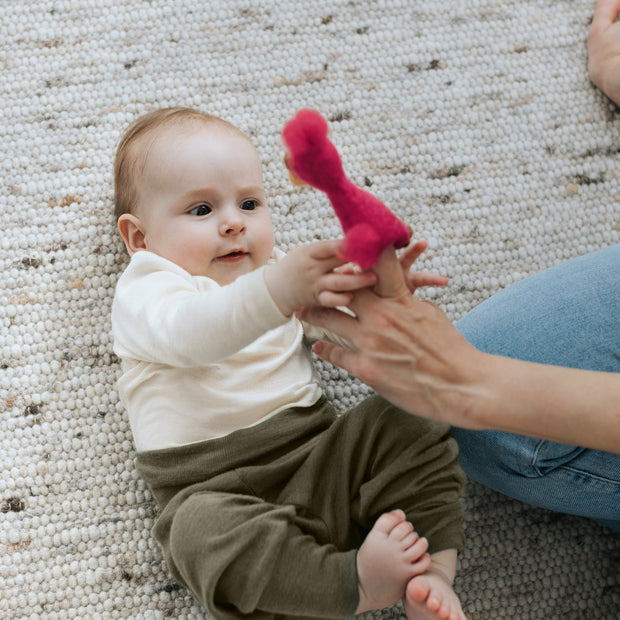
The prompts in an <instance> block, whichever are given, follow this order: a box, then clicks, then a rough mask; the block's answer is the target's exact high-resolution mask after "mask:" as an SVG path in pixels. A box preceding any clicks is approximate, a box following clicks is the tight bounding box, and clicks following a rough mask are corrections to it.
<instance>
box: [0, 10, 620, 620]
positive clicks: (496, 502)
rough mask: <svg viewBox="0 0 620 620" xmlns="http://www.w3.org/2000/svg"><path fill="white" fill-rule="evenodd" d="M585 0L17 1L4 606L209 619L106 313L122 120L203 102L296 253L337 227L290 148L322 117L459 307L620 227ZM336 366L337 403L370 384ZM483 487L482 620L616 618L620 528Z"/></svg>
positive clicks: (7, 230)
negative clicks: (126, 389)
mask: <svg viewBox="0 0 620 620" xmlns="http://www.w3.org/2000/svg"><path fill="white" fill-rule="evenodd" d="M592 8H593V2H591V1H589V0H571V1H566V0H565V1H562V0H514V1H509V0H468V1H465V0H463V1H458V0H447V1H446V0H441V1H440V0H427V1H426V2H413V1H411V0H394V1H391V0H382V1H371V0H335V1H327V0H318V1H316V2H302V1H300V0H282V1H279V2H271V1H268V0H261V1H252V0H244V1H239V0H178V1H172V0H167V1H165V0H122V1H121V0H56V1H54V0H28V1H26V2H16V1H14V0H0V74H1V78H2V79H1V81H0V143H1V145H2V146H1V148H0V168H1V173H0V183H1V191H0V218H1V219H0V227H1V233H0V236H1V239H0V265H1V269H0V326H1V332H0V334H1V335H0V366H1V367H0V617H1V618H33V619H34V618H45V619H48V618H49V619H55V618H102V619H105V618H154V619H159V618H179V619H186V618H187V619H189V618H192V619H194V618H196V619H198V618H205V617H206V614H205V613H204V612H203V611H202V610H201V609H200V608H199V607H198V606H197V605H196V604H195V602H194V601H193V599H192V598H191V596H190V595H188V593H187V592H186V591H185V590H183V589H181V588H179V586H178V585H177V584H176V583H175V582H174V581H173V580H172V579H171V578H170V576H169V573H168V571H167V569H166V566H165V564H164V563H163V562H162V556H161V553H160V551H159V549H158V547H157V545H156V543H155V542H154V541H153V539H152V538H151V535H150V528H151V526H152V523H153V520H154V517H155V510H154V505H153V503H152V500H151V497H150V495H149V493H148V491H147V489H146V487H145V485H144V483H143V482H142V480H141V479H140V477H139V476H138V475H137V473H136V470H135V467H134V450H133V445H132V438H131V434H130V430H129V426H128V421H127V417H126V414H125V412H124V411H123V409H122V407H121V405H120V404H119V400H118V396H117V391H116V385H115V382H116V378H117V376H118V372H119V364H118V360H117V359H116V358H115V356H114V354H113V352H112V342H111V337H110V320H109V315H110V306H111V301H112V296H113V293H114V286H115V283H116V281H117V278H118V275H119V273H120V272H121V270H122V268H123V267H124V265H125V264H126V260H127V258H126V255H125V253H124V250H123V248H122V246H121V243H120V241H119V238H118V237H117V234H116V232H115V226H114V222H113V221H112V159H113V156H114V151H115V147H116V144H117V141H118V138H119V136H120V134H121V132H122V131H123V130H124V129H125V127H126V126H127V124H128V123H130V122H131V121H132V120H133V119H135V118H136V117H137V116H138V115H139V114H141V113H143V112H146V111H148V110H152V109H154V108H156V107H160V106H170V105H188V106H195V107H198V108H200V109H202V110H205V111H208V112H211V113H214V114H217V115H220V116H222V117H224V118H226V119H228V120H230V121H231V122H233V123H235V124H237V125H238V126H239V127H241V128H242V129H243V130H244V131H246V132H247V133H248V134H249V135H250V136H251V137H252V138H253V139H254V140H255V142H256V145H257V147H258V148H259V151H260V154H261V156H262V159H263V162H264V172H265V180H266V185H267V189H268V193H269V197H270V202H271V208H272V213H273V221H274V225H275V228H276V231H277V244H278V245H279V247H281V248H282V249H283V250H287V249H290V248H292V247H294V246H295V245H297V244H299V243H303V242H308V241H311V240H314V239H323V238H332V237H336V236H338V235H339V234H340V227H339V224H338V222H337V220H336V218H335V217H334V215H333V213H332V211H331V208H330V206H329V204H328V203H327V201H326V199H325V197H324V196H323V195H322V194H320V193H318V192H315V191H313V190H311V189H309V188H298V187H294V186H293V185H291V184H290V182H289V180H288V177H287V174H286V171H285V168H284V166H283V163H282V160H283V148H282V143H281V140H280V131H281V128H282V126H283V124H284V123H285V121H286V120H288V119H289V118H290V117H291V116H292V115H293V114H294V112H295V111H296V110H297V109H299V108H302V107H312V108H316V109H318V110H320V111H321V112H322V113H323V114H324V115H325V116H326V117H328V118H329V120H330V126H331V132H332V134H331V135H332V138H333V141H334V142H335V143H336V145H337V146H338V148H339V150H340V152H341V154H342V157H343V160H344V164H345V169H346V171H347V173H348V174H349V176H350V177H351V178H352V179H353V180H354V181H355V182H356V183H358V184H360V185H362V186H364V187H366V188H368V189H369V190H370V191H372V192H374V193H375V194H376V195H377V196H379V197H380V198H381V199H382V200H384V201H385V202H386V203H388V204H389V205H390V206H391V207H392V208H393V209H394V210H395V211H396V212H397V213H398V214H399V215H400V216H401V217H402V218H403V219H404V220H406V221H407V222H408V223H409V224H410V225H411V227H412V228H413V230H414V235H415V237H416V238H420V237H423V238H426V239H427V240H428V241H429V243H430V248H429V250H428V252H427V253H426V255H425V257H424V258H423V260H421V261H420V267H421V269H425V270H433V271H438V272H440V273H443V274H445V275H448V276H449V277H450V279H451V281H450V284H449V286H448V287H446V288H445V289H441V290H429V291H426V292H424V293H423V295H425V296H426V297H427V298H430V299H432V300H434V301H435V302H436V303H437V304H439V306H440V307H441V308H443V309H444V310H445V311H446V312H447V313H448V315H449V316H450V318H451V319H457V318H458V317H460V316H461V315H462V314H463V313H465V312H467V311H468V310H469V309H470V308H471V307H473V306H474V305H475V304H477V303H478V302H480V301H482V300H483V299H485V298H486V297H488V296H489V295H491V294H493V293H495V292H496V291H498V290H500V289H501V288H503V287H505V286H507V285H508V284H510V283H511V282H514V281H516V280H519V279H521V278H524V277H525V276H527V275H529V274H532V273H534V272H537V271H539V270H541V269H543V268H545V267H548V266H551V265H554V264H556V263H558V262H560V261H563V260H565V259H568V258H571V257H574V256H577V255H580V254H583V253H585V252H588V251H590V250H595V249H598V248H601V247H604V246H606V245H609V244H611V243H616V242H618V241H619V240H620V207H619V200H620V166H619V161H618V157H619V156H618V153H619V152H620V114H619V112H618V109H617V108H616V107H615V106H614V105H613V104H612V103H610V102H609V101H608V100H607V99H606V98H605V97H604V96H603V95H602V94H601V93H600V92H598V91H597V90H596V89H595V88H594V87H593V86H592V84H591V83H590V81H589V79H588V75H587V69H586V45H585V41H586V33H587V29H588V26H589V23H590V19H591V14H592ZM320 372H321V374H322V376H323V379H324V381H325V385H326V390H327V393H328V395H329V396H330V397H331V398H332V399H333V400H334V402H335V403H336V404H337V406H338V407H339V408H340V409H343V410H344V409H346V408H347V407H349V406H350V405H352V404H354V403H355V402H357V401H358V400H359V399H360V398H362V397H364V396H365V395H367V394H368V390H367V388H365V387H364V386H362V385H360V384H359V383H357V382H356V381H353V380H351V379H350V378H349V377H348V376H347V375H346V374H345V373H343V372H340V371H338V370H335V369H333V368H331V367H327V366H324V365H320ZM465 506H466V514H467V523H466V527H467V545H466V548H465V550H464V552H463V554H462V556H461V560H460V570H459V574H458V578H457V583H456V588H457V590H458V592H459V593H460V595H461V597H462V601H463V606H464V609H465V610H466V612H467V614H468V617H469V618H470V619H472V620H486V619H489V620H490V619H493V620H496V619H504V618H508V619H513V618H514V619H519V620H528V619H532V620H533V619H541V620H542V619H545V620H551V619H555V618H557V619H560V618H561V619H563V620H581V619H586V618H587V619H590V620H603V619H608V620H612V619H614V620H615V619H617V618H618V617H620V568H619V567H620V538H619V537H618V536H617V535H615V534H613V533H612V532H611V531H609V530H607V529H605V528H603V527H601V526H599V525H597V524H595V523H592V522H589V521H586V520H583V519H579V518H575V517H568V516H562V515H555V514H551V513H548V512H546V511H544V510H540V509H536V508H532V507H529V506H527V505H524V504H521V503H519V502H516V501H512V500H509V499H507V498H505V497H503V496H501V495H499V494H497V493H494V492H491V491H489V490H486V489H483V488H482V487H480V486H478V485H476V484H473V483H470V484H469V486H468V488H467V493H466V497H465ZM300 561H303V558H300ZM240 587H243V584H240ZM370 616H371V617H376V618H398V617H401V616H402V607H400V606H395V607H394V608H391V609H389V610H385V611H383V612H380V613H379V612H378V613H375V614H370Z"/></svg>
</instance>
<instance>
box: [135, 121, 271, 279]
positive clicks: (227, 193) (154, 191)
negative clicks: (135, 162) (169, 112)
mask: <svg viewBox="0 0 620 620" xmlns="http://www.w3.org/2000/svg"><path fill="white" fill-rule="evenodd" d="M137 216H138V218H139V219H140V222H141V224H142V226H143V229H144V232H145V247H146V249H147V250H150V251H151V252H154V253H155V254H159V255H160V256H163V257H164V258H167V259H168V260H170V261H172V262H174V263H176V264H177V265H179V266H180V267H182V268H183V269H185V270H186V271H188V272H189V273H191V274H192V275H200V276H207V277H209V278H212V279H213V280H215V281H216V282H217V283H218V284H220V285H222V286H223V285H225V284H229V283H230V282H232V281H234V280H235V279H236V278H237V277H239V276H240V275H242V274H244V273H248V272H250V271H253V270H254V269H256V268H258V267H261V266H262V265H264V264H266V263H267V261H268V259H269V258H270V256H271V254H272V252H273V246H274V234H273V227H272V224H271V218H270V215H269V210H268V208H267V203H266V198H265V191H264V189H263V178H262V169H261V164H260V160H259V157H258V153H257V152H256V149H255V148H254V146H253V145H252V144H251V143H250V142H249V141H248V140H247V139H246V138H245V137H244V136H242V135H240V134H237V133H235V132H234V131H232V130H230V129H228V128H226V127H222V126H219V125H213V124H209V125H207V124H203V123H188V124H187V125H183V126H181V127H171V128H167V129H165V130H164V131H163V133H162V135H160V136H159V137H158V138H157V139H156V140H155V142H154V144H153V145H152V147H151V150H150V152H149V155H148V159H147V162H146V166H145V169H144V174H143V176H142V179H141V188H140V201H139V204H138V207H137Z"/></svg>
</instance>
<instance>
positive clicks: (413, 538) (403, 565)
mask: <svg viewBox="0 0 620 620" xmlns="http://www.w3.org/2000/svg"><path fill="white" fill-rule="evenodd" d="M406 519H407V518H406V516H405V513H404V512H403V511H402V510H393V511H392V512H386V513H385V514H383V515H381V516H380V517H379V518H378V519H377V522H376V523H375V525H374V526H373V528H372V530H370V532H369V533H368V536H367V537H366V540H364V542H363V543H362V546H361V547H360V548H359V551H358V552H357V578H358V582H359V594H360V600H359V605H358V607H357V610H356V612H355V613H357V614H361V613H363V612H365V611H371V610H373V609H383V608H384V607H389V606H390V605H394V604H395V603H396V602H398V601H399V600H400V599H401V598H402V597H403V596H404V593H405V587H406V585H407V583H408V582H409V581H410V580H411V579H412V578H413V577H415V576H416V575H421V574H422V573H424V571H426V570H427V569H428V567H429V566H430V563H431V558H430V556H429V555H428V553H426V550H427V549H428V541H427V540H426V538H420V536H419V535H418V534H417V533H416V532H415V531H414V529H413V525H411V523H409V522H408V521H407V520H406Z"/></svg>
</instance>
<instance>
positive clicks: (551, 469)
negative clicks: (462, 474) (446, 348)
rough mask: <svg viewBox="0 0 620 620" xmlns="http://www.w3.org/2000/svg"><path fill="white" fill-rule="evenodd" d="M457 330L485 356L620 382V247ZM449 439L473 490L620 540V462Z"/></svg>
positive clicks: (497, 299) (516, 293)
mask: <svg viewBox="0 0 620 620" xmlns="http://www.w3.org/2000/svg"><path fill="white" fill-rule="evenodd" d="M456 326H457V327H458V329H459V330H460V331H461V333H462V334H463V335H464V336H465V337H466V338H467V340H468V341H469V342H471V343H472V344H474V345H475V346H476V347H478V348H479V349H481V350H482V351H486V352H488V353H494V354H498V355H505V356H508V357H513V358H518V359H524V360H529V361H534V362H539V363H543V364H555V365H559V366H569V367H574V368H584V369H591V370H604V371H609V372H620V244H616V245H613V246H611V247H609V248H606V249H604V250H600V251H598V252H594V253H592V254H588V255H586V256H582V257H580V258H576V259H573V260H571V261H568V262H566V263H563V264H561V265H558V266H556V267H552V268H551V269H547V270H545V271H543V272H541V273H539V274H536V275H534V276H531V277H530V278H527V279H525V280H522V281H520V282H517V283H516V284H513V285H512V286H509V287H508V288H506V289H505V290H503V291H501V292H500V293H498V294H496V295H494V296H493V297H491V298H489V299H487V300H486V301H484V302H483V303H481V304H480V305H479V306H477V307H476V308H474V309H473V310H472V311H471V312H470V313H468V314H467V315H466V316H464V317H463V318H462V319H461V320H459V321H458V322H457V324H456ZM524 389H527V387H526V386H524ZM617 407H618V408H620V403H617ZM617 433H618V437H620V429H618V431H617ZM453 434H454V437H455V438H456V440H457V441H458V443H459V446H460V449H461V457H460V458H461V465H462V466H463V468H464V469H465V471H466V472H467V474H468V475H469V476H470V477H471V478H473V479H474V480H476V481H478V482H480V483H482V484H484V485H486V486H488V487H490V488H492V489H495V490H497V491H501V492H502V493H505V494H506V495H509V496H511V497H514V498H516V499H519V500H521V501H524V502H527V503H529V504H533V505H535V506H541V507H544V508H548V509H550V510H555V511H559V512H565V513H569V514H576V515H581V516H585V517H590V518H592V519H595V520H596V521H599V522H601V523H604V524H605V525H607V526H608V527H610V528H612V529H614V530H616V531H620V455H615V454H611V453H608V452H602V451H597V450H590V449H584V448H579V447H574V446H566V445H562V444H558V443H554V442H550V441H543V440H539V439H533V438H530V437H523V436H521V435H514V434H512V433H503V432H495V431H467V430H464V429H459V428H455V429H453Z"/></svg>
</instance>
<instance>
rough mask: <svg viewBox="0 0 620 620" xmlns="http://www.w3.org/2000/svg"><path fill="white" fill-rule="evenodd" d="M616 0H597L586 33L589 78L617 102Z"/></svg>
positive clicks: (619, 32)
mask: <svg viewBox="0 0 620 620" xmlns="http://www.w3.org/2000/svg"><path fill="white" fill-rule="evenodd" d="M619 13H620V0H600V2H598V4H597V5H596V6H595V7H594V17H593V18H592V26H590V31H589V33H588V70H589V72H590V78H591V79H592V82H594V84H595V85H596V86H598V87H599V88H600V89H601V90H602V91H603V92H604V93H605V94H606V95H607V96H608V97H609V98H610V99H612V100H613V101H614V102H615V103H617V104H618V105H620V22H618V21H616V20H617V19H618V14H619Z"/></svg>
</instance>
